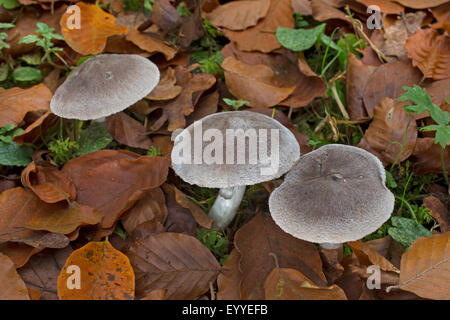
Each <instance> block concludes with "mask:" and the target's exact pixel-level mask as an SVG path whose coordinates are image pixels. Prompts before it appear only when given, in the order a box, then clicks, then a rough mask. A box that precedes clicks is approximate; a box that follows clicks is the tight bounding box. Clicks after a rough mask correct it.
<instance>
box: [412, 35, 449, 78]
mask: <svg viewBox="0 0 450 320" xmlns="http://www.w3.org/2000/svg"><path fill="white" fill-rule="evenodd" d="M405 48H406V50H407V51H408V57H409V58H411V59H412V61H413V65H414V66H415V67H418V68H419V69H420V71H422V73H423V76H424V78H433V79H435V80H442V79H446V78H448V77H450V38H449V36H448V35H445V34H443V35H440V34H439V33H438V32H437V31H436V30H435V29H426V30H419V31H417V32H416V33H415V34H414V35H413V36H411V37H409V38H408V40H406V43H405Z"/></svg>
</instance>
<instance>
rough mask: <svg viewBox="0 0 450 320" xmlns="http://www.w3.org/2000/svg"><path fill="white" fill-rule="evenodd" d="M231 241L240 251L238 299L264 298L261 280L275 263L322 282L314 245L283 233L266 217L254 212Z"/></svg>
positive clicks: (319, 262)
mask: <svg viewBox="0 0 450 320" xmlns="http://www.w3.org/2000/svg"><path fill="white" fill-rule="evenodd" d="M234 243H235V247H236V249H237V250H238V251H239V253H240V254H241V260H240V264H239V266H240V270H241V271H242V281H241V288H240V289H241V298H242V299H252V300H253V299H264V297H265V292H264V281H265V279H266V278H267V276H268V275H269V274H270V272H272V270H273V268H275V267H276V265H277V263H278V265H279V266H280V267H281V268H295V269H298V270H299V271H301V272H302V273H303V274H305V276H307V277H308V279H310V280H311V281H312V282H313V283H314V284H316V285H318V286H324V285H326V280H325V275H324V274H323V272H322V262H321V260H320V255H319V252H318V251H317V250H316V248H315V247H314V245H313V244H312V243H309V242H306V241H303V240H300V239H296V238H294V237H292V236H291V235H289V234H287V233H285V232H283V231H282V230H281V229H280V228H279V227H278V226H277V225H276V224H275V223H274V222H273V220H272V219H271V218H270V217H267V216H264V215H262V214H258V215H256V216H255V217H254V218H253V219H252V220H251V221H250V222H249V223H247V224H246V225H244V226H243V227H242V228H241V229H239V230H238V231H237V232H236V235H235V238H234Z"/></svg>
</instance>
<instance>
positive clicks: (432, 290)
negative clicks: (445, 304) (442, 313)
mask: <svg viewBox="0 0 450 320" xmlns="http://www.w3.org/2000/svg"><path fill="white" fill-rule="evenodd" d="M449 242H450V232H446V233H443V234H435V235H433V236H431V237H428V238H422V237H421V238H419V239H417V240H416V241H414V242H413V244H412V245H411V246H410V247H409V249H408V251H406V252H405V253H404V254H403V256H402V262H401V266H400V288H401V289H403V290H406V291H410V292H413V293H415V294H417V295H418V296H421V297H423V298H427V299H437V300H440V299H443V300H445V299H448V297H450V245H449Z"/></svg>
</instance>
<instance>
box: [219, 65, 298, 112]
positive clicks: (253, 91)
mask: <svg viewBox="0 0 450 320" xmlns="http://www.w3.org/2000/svg"><path fill="white" fill-rule="evenodd" d="M222 68H223V69H224V70H225V81H226V84H227V87H228V90H230V92H231V93H232V94H233V95H234V96H235V97H236V98H238V99H242V100H247V101H249V102H250V105H251V106H253V107H257V108H258V107H259V108H264V107H271V106H274V105H277V104H278V103H280V102H281V101H282V100H284V99H286V98H287V97H288V96H289V95H290V94H291V93H292V92H293V91H294V89H295V87H284V88H283V87H278V86H277V85H276V80H275V74H274V72H273V71H272V69H270V68H269V67H268V66H266V65H264V64H259V65H248V64H246V63H244V62H241V61H239V60H236V59H235V58H233V57H227V58H225V60H224V61H223V63H222Z"/></svg>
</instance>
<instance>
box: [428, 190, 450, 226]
mask: <svg viewBox="0 0 450 320" xmlns="http://www.w3.org/2000/svg"><path fill="white" fill-rule="evenodd" d="M423 205H424V206H425V207H426V208H428V209H430V215H431V216H432V217H433V218H434V219H435V220H436V221H437V222H438V223H439V228H440V229H441V232H448V231H450V227H449V224H450V220H449V215H448V209H447V208H446V207H445V206H444V204H443V203H442V202H441V201H440V200H439V199H438V198H436V197H434V196H428V197H426V198H424V199H423Z"/></svg>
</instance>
